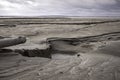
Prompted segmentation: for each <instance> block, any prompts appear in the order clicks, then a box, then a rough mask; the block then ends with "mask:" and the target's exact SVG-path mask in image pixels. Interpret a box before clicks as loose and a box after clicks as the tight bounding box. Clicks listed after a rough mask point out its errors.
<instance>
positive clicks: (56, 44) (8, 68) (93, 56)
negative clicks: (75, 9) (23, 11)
mask: <svg viewBox="0 0 120 80" xmlns="http://www.w3.org/2000/svg"><path fill="white" fill-rule="evenodd" d="M0 36H1V37H0V39H2V38H4V37H16V36H25V37H26V38H27V42H26V43H25V44H20V45H16V46H10V47H6V48H3V49H0V80H120V49H119V48H120V19H119V18H117V19H115V18H100V19H97V18H94V19H92V18H90V19H89V18H88V19H87V18H85V19H81V18H1V19H0ZM16 50H18V51H16ZM19 51H27V52H24V53H27V56H25V55H21V54H19ZM28 54H29V55H28ZM49 55H51V57H50V56H49ZM46 56H47V57H46ZM48 57H50V58H48Z"/></svg>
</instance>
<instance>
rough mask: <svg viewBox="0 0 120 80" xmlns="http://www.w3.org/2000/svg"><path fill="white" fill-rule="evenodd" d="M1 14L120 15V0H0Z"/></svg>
mask: <svg viewBox="0 0 120 80" xmlns="http://www.w3.org/2000/svg"><path fill="white" fill-rule="evenodd" d="M0 15H18V16H22V15H25V16H27V15H29V16H30V15H31V16H40V15H72V16H93V15H96V16H99V15H100V16H101V15H111V16H112V15H117V16H118V15H120V0H0Z"/></svg>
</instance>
